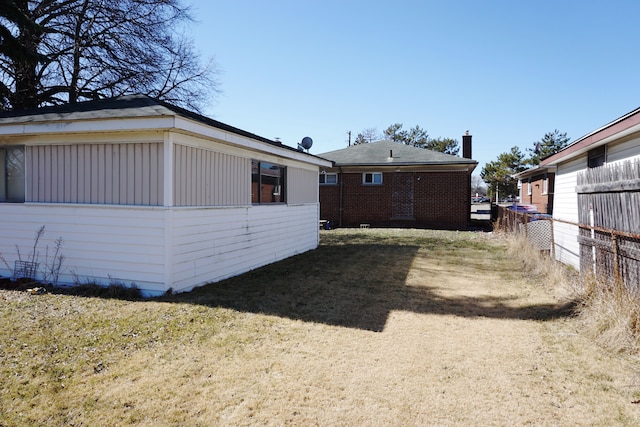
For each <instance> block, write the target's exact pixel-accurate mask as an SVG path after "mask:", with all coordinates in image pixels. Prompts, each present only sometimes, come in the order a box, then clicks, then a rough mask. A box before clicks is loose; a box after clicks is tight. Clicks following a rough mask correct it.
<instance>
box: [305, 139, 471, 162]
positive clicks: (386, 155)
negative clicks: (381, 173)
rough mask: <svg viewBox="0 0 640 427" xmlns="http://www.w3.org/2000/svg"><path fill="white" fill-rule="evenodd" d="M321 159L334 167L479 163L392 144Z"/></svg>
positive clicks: (356, 148) (333, 153)
mask: <svg viewBox="0 0 640 427" xmlns="http://www.w3.org/2000/svg"><path fill="white" fill-rule="evenodd" d="M391 155H392V156H393V157H392V156H391ZM318 156H319V157H322V158H324V159H327V160H332V161H333V162H334V163H335V166H391V165H393V166H401V165H406V166H409V165H453V164H478V162H476V161H475V160H471V159H465V158H463V157H458V156H453V155H450V154H444V153H440V152H438V151H432V150H425V149H424V148H417V147H413V146H410V145H405V144H399V143H397V142H393V141H378V142H371V143H368V144H358V145H352V146H351V147H347V148H343V149H341V150H335V151H330V152H328V153H322V154H318Z"/></svg>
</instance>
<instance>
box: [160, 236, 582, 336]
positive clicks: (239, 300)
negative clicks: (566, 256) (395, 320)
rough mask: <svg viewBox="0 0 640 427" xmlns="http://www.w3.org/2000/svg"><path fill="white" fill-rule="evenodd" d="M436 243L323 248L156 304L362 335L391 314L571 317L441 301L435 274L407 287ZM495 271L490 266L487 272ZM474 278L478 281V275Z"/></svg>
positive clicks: (538, 308) (568, 307)
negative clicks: (241, 314)
mask: <svg viewBox="0 0 640 427" xmlns="http://www.w3.org/2000/svg"><path fill="white" fill-rule="evenodd" d="M442 245H443V242H442V241H438V240H437V239H434V240H433V241H430V242H425V241H423V242H421V243H420V245H402V244H395V245H394V244H389V243H385V244H376V243H375V242H374V241H355V242H348V243H347V242H338V243H335V244H325V245H321V246H320V247H319V248H318V249H317V250H315V251H311V252H307V253H304V254H301V255H298V256H295V257H292V258H289V259H286V260H284V261H280V262H278V263H275V264H271V265H269V266H266V267H263V268H260V269H257V270H254V271H252V272H249V273H246V274H243V275H241V276H237V277H234V278H230V279H228V280H225V281H222V282H218V283H215V284H210V285H206V286H203V287H200V288H196V289H194V290H193V291H191V292H188V293H184V294H177V295H170V296H164V297H161V298H156V300H158V301H166V302H173V303H189V304H201V305H206V306H211V307H225V308H231V309H234V310H238V311H242V312H251V313H264V314H268V315H275V316H280V317H286V318H291V319H297V320H303V321H308V322H318V323H324V324H328V325H336V326H343V327H349V328H358V329H363V330H369V331H382V330H383V329H384V326H385V324H386V322H387V318H388V316H389V313H390V312H391V311H392V310H404V311H411V312H415V313H424V314H441V315H455V316H462V317H489V318H498V319H522V320H550V319H554V318H559V317H565V316H569V315H571V314H572V312H573V306H572V304H565V305H554V304H540V305H525V306H522V305H521V304H519V303H518V301H515V300H514V298H512V297H483V298H477V297H468V296H454V297H446V296H443V295H441V294H439V293H438V289H439V287H440V285H441V284H440V283H434V282H435V281H437V280H441V279H442V276H440V277H437V275H432V276H431V277H429V273H428V272H420V273H419V274H421V277H420V280H421V282H422V283H421V285H420V286H409V285H407V284H406V282H407V276H408V274H409V272H410V271H411V269H412V264H413V261H414V259H415V258H416V257H417V256H422V257H425V256H426V257H429V256H430V255H429V251H430V250H431V249H435V248H436V246H440V247H441V246H442ZM425 250H426V254H425ZM448 250H449V252H450V254H451V256H453V257H455V256H460V255H456V250H457V249H456V248H455V247H453V246H452V247H450V248H449V249H448ZM446 251H447V248H445V252H446ZM476 252H477V256H478V257H482V256H483V255H484V256H486V253H484V252H483V251H482V248H480V249H478V250H477V251H476ZM433 256H442V248H440V249H438V250H434V253H433ZM495 268H496V267H495V266H491V269H492V271H495ZM497 268H499V266H498V267H497ZM477 274H478V277H479V280H482V279H481V277H482V271H478V272H477ZM422 276H425V277H422Z"/></svg>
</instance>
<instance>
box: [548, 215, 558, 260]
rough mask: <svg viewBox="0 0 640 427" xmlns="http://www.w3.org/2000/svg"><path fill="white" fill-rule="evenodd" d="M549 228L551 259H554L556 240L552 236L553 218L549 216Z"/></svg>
mask: <svg viewBox="0 0 640 427" xmlns="http://www.w3.org/2000/svg"><path fill="white" fill-rule="evenodd" d="M548 221H549V230H550V234H551V259H553V260H555V259H556V241H555V238H554V230H553V228H554V222H553V218H550V219H549V220H548Z"/></svg>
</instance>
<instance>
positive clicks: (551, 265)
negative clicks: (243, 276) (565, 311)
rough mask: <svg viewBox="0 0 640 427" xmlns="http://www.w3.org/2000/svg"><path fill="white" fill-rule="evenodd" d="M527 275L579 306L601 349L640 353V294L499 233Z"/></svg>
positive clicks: (517, 237)
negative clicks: (563, 262)
mask: <svg viewBox="0 0 640 427" xmlns="http://www.w3.org/2000/svg"><path fill="white" fill-rule="evenodd" d="M497 234H498V235H499V236H501V237H502V238H503V239H504V240H505V242H506V244H507V248H508V251H509V253H510V254H511V255H512V256H513V257H514V258H515V259H516V260H518V261H519V262H520V263H521V265H522V270H523V273H525V274H527V275H528V276H529V277H530V278H531V280H533V281H535V282H536V283H537V284H540V285H542V286H545V288H546V289H548V290H549V291H550V292H553V293H555V294H556V295H558V296H559V297H561V298H564V299H567V300H568V301H574V302H575V303H576V307H577V308H576V315H577V317H579V319H580V320H581V323H582V324H583V325H584V327H585V328H584V329H585V333H586V334H587V335H589V336H590V337H591V338H592V339H594V341H596V342H597V343H598V344H599V345H600V346H602V347H603V348H606V349H607V350H610V351H613V352H619V353H629V354H637V353H638V351H639V350H640V294H638V292H637V291H636V292H634V291H632V290H629V289H628V288H627V287H625V286H624V285H623V284H622V283H620V282H616V281H615V280H612V279H609V278H604V277H598V276H596V275H594V274H593V273H588V274H582V275H580V274H578V272H576V271H575V270H574V269H572V268H571V267H568V266H566V265H564V264H562V263H560V262H557V261H555V260H553V259H552V258H551V257H550V256H549V255H548V253H545V252H543V251H540V250H538V249H537V248H535V247H534V246H533V245H532V244H531V243H530V242H529V241H528V240H527V239H526V237H525V236H524V235H521V234H516V233H507V232H499V233H497Z"/></svg>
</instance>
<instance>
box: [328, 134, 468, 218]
mask: <svg viewBox="0 0 640 427" xmlns="http://www.w3.org/2000/svg"><path fill="white" fill-rule="evenodd" d="M463 153H464V157H458V156H453V155H449V154H443V153H440V152H436V151H431V150H425V149H422V148H416V147H412V146H408V145H404V144H399V143H396V142H393V141H378V142H372V143H368V144H359V145H354V146H351V147H348V148H344V149H341V150H336V151H331V152H328V153H323V154H318V157H321V158H324V159H327V160H331V161H333V163H334V165H333V167H332V168H324V169H322V170H321V173H320V218H321V219H323V220H327V221H331V222H332V223H333V224H336V225H339V226H345V227H349V226H358V225H359V224H370V225H371V226H396V227H437V228H450V229H456V228H465V227H467V226H468V224H469V220H470V201H471V173H472V172H473V170H474V169H475V168H476V166H477V165H478V162H476V161H475V160H471V135H465V136H464V137H463Z"/></svg>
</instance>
